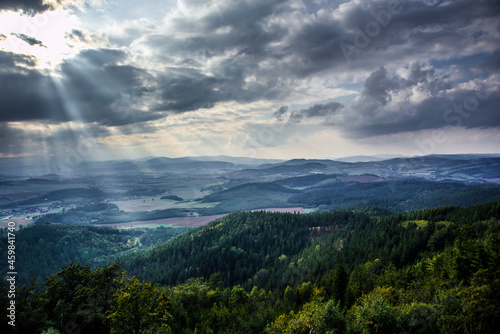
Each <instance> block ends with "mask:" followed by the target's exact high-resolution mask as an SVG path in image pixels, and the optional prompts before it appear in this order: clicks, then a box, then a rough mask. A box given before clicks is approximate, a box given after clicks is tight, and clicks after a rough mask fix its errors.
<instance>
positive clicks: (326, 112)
mask: <svg viewBox="0 0 500 334" xmlns="http://www.w3.org/2000/svg"><path fill="white" fill-rule="evenodd" d="M343 107H344V105H342V104H341V103H338V102H329V103H326V104H315V105H313V106H311V107H309V108H307V109H300V110H294V111H292V112H289V111H288V106H283V107H280V108H279V109H278V110H277V111H276V112H274V113H273V116H274V117H276V119H277V120H278V121H282V120H284V118H285V115H288V122H293V123H300V122H301V121H302V120H303V119H305V118H320V119H322V120H323V121H324V122H328V120H330V119H331V118H332V116H334V115H336V114H337V113H338V111H339V110H341V109H342V108H343Z"/></svg>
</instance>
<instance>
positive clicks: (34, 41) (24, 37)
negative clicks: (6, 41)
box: [11, 33, 47, 48]
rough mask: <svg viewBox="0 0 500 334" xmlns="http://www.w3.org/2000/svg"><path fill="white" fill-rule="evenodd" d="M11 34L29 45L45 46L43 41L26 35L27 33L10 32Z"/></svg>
mask: <svg viewBox="0 0 500 334" xmlns="http://www.w3.org/2000/svg"><path fill="white" fill-rule="evenodd" d="M11 35H12V36H16V37H17V38H19V39H20V40H22V41H24V42H26V43H28V44H29V45H32V46H33V45H38V46H40V47H43V48H47V47H46V46H45V45H44V44H43V43H42V41H39V40H38V39H36V38H34V37H31V36H28V35H25V34H16V33H11Z"/></svg>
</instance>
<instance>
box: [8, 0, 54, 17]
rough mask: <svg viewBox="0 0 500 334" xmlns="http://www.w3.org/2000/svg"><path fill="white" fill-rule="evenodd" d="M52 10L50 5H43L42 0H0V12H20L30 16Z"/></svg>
mask: <svg viewBox="0 0 500 334" xmlns="http://www.w3.org/2000/svg"><path fill="white" fill-rule="evenodd" d="M53 8H54V7H53V6H52V5H51V4H47V3H45V1H44V0H2V2H0V10H2V9H4V10H12V11H19V10H22V11H24V12H26V13H28V14H31V15H34V14H35V13H43V12H45V11H47V10H52V9H53Z"/></svg>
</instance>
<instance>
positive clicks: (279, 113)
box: [273, 106, 288, 121]
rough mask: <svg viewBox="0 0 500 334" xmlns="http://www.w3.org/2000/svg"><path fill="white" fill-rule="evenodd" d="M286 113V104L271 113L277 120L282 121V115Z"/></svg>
mask: <svg viewBox="0 0 500 334" xmlns="http://www.w3.org/2000/svg"><path fill="white" fill-rule="evenodd" d="M287 113H288V106H282V107H280V108H279V109H278V110H276V111H275V112H274V113H273V116H274V117H276V119H277V120H278V121H282V120H283V118H284V117H283V116H284V115H285V114H287Z"/></svg>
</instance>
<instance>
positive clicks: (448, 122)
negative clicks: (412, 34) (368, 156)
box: [336, 63, 500, 137]
mask: <svg viewBox="0 0 500 334" xmlns="http://www.w3.org/2000/svg"><path fill="white" fill-rule="evenodd" d="M499 103H500V77H499V76H498V74H495V75H492V76H489V77H487V78H484V79H474V80H471V81H466V82H462V83H458V82H453V81H452V80H451V79H450V78H449V77H448V76H447V75H442V76H438V75H436V71H435V69H434V68H431V67H429V68H426V69H424V68H422V67H421V65H420V64H418V63H414V64H412V65H411V66H410V68H409V69H408V73H407V75H406V77H402V76H400V75H397V74H396V75H391V74H389V73H388V71H387V70H386V69H385V68H384V67H381V68H379V69H378V70H376V71H374V72H373V73H372V74H371V75H370V76H369V77H368V78H367V79H366V81H365V83H364V87H363V91H362V92H361V95H360V96H359V97H358V98H357V99H356V100H355V101H354V102H353V103H352V104H351V105H350V106H349V107H347V108H345V109H344V110H342V113H341V115H340V116H339V117H338V118H337V119H336V122H337V123H336V125H340V126H341V127H342V129H343V130H344V131H345V133H346V134H347V135H348V136H352V137H370V136H378V135H387V134H395V133H401V132H415V131H420V130H426V129H439V128H444V127H449V126H461V127H465V128H495V127H500V116H499V115H498V112H496V107H495V105H498V104H499Z"/></svg>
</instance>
